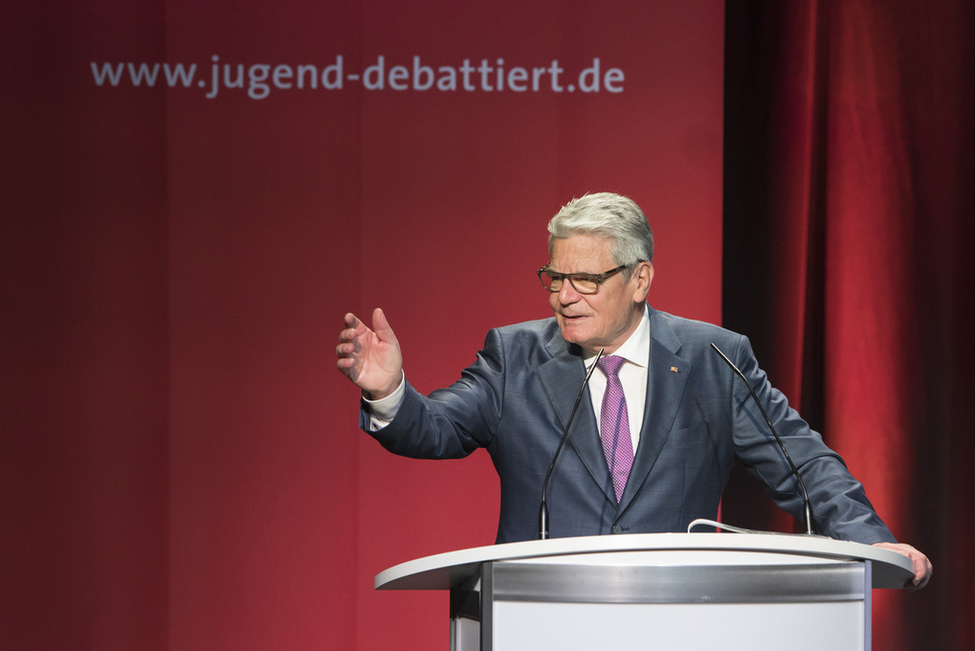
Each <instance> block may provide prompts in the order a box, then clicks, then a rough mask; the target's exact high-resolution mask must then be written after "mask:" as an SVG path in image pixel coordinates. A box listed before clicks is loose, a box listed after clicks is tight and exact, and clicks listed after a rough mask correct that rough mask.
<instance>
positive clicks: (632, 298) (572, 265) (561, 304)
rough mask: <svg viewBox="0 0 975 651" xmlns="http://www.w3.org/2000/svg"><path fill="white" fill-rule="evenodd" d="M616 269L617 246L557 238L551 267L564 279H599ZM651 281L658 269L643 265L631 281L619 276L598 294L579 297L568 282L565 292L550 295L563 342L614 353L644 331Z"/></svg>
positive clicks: (581, 237)
mask: <svg viewBox="0 0 975 651" xmlns="http://www.w3.org/2000/svg"><path fill="white" fill-rule="evenodd" d="M616 266H617V265H616V262H615V261H614V260H613V255H612V241H611V240H610V239H608V238H605V237H598V236H594V235H573V236H571V237H568V238H557V239H556V240H555V242H554V244H553V247H552V261H551V263H549V268H550V269H551V270H552V271H555V272H557V273H562V274H569V273H589V274H600V273H604V272H606V271H609V270H610V269H613V268H614V267H616ZM652 280H653V265H651V264H650V263H649V262H642V263H640V264H639V265H637V267H636V269H635V270H634V272H633V275H632V276H631V277H630V278H629V279H627V278H626V274H625V273H618V274H615V275H613V276H611V277H610V278H608V279H607V280H606V281H605V282H603V283H602V284H601V285H600V286H599V290H598V291H597V292H596V293H595V294H580V293H579V292H577V291H576V289H575V288H574V287H573V286H572V283H570V282H568V281H566V282H564V283H563V284H562V289H561V290H559V291H558V292H552V293H551V294H549V305H551V306H552V311H553V312H555V319H556V321H558V324H559V328H560V329H561V330H562V337H563V339H565V340H566V341H568V342H571V343H575V344H578V345H580V346H582V347H583V348H585V349H586V350H589V351H592V352H595V351H597V350H599V349H600V348H605V349H606V351H605V352H606V354H609V353H612V352H614V351H615V350H616V349H617V348H619V347H620V346H622V345H623V343H624V342H626V340H627V339H628V338H629V336H630V335H631V334H633V332H634V330H636V327H637V325H639V323H640V319H641V317H642V316H643V305H644V303H645V302H646V300H647V292H648V291H649V289H650V282H651V281H652Z"/></svg>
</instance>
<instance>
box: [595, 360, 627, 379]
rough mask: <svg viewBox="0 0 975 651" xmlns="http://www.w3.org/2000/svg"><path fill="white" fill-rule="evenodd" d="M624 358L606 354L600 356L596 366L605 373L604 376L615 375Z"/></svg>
mask: <svg viewBox="0 0 975 651" xmlns="http://www.w3.org/2000/svg"><path fill="white" fill-rule="evenodd" d="M625 361H626V360H625V359H623V358H622V357H620V356H618V355H607V356H605V357H600V358H599V362H598V363H597V364H596V366H598V367H599V370H600V371H602V372H603V373H605V374H606V377H616V376H617V375H618V374H619V372H620V367H621V366H623V362H625Z"/></svg>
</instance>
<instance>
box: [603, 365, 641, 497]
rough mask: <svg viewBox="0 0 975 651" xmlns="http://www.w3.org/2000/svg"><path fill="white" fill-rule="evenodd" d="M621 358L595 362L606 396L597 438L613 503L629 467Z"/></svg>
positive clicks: (630, 446) (630, 443) (629, 441)
mask: <svg viewBox="0 0 975 651" xmlns="http://www.w3.org/2000/svg"><path fill="white" fill-rule="evenodd" d="M625 361H626V360H624V359H623V358H622V357H618V356H616V355H609V356H607V357H603V358H601V359H600V360H599V370H600V371H602V372H603V373H604V374H605V375H606V393H604V394H603V406H602V410H601V412H600V420H599V423H600V425H599V437H600V438H601V439H602V441H603V453H604V454H605V455H606V463H607V464H609V473H610V474H611V475H612V476H613V488H615V489H616V501H617V502H619V501H620V497H622V496H623V489H624V488H626V478H627V477H629V475H630V468H631V467H632V466H633V441H632V439H631V438H630V417H629V414H628V413H627V411H626V396H624V395H623V385H622V384H621V383H620V377H619V372H620V367H621V366H623V362H625Z"/></svg>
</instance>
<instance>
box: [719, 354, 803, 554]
mask: <svg viewBox="0 0 975 651" xmlns="http://www.w3.org/2000/svg"><path fill="white" fill-rule="evenodd" d="M711 348H714V350H715V352H717V353H718V354H719V355H721V359H723V360H724V361H725V363H726V364H727V365H728V366H730V367H731V370H733V371H734V372H735V373H736V374H737V375H738V377H740V378H741V381H742V382H744V383H745V387H746V388H747V389H748V393H749V394H750V395H751V397H752V400H754V401H755V404H756V405H758V410H759V411H760V412H762V418H764V419H765V423H766V424H767V425H768V428H769V430H770V431H771V432H772V436H774V437H775V441H776V443H778V444H779V448H780V449H781V450H782V454H784V455H785V460H786V461H788V462H789V467H790V468H791V469H792V474H793V475H794V476H795V478H796V480H797V481H798V482H799V489H800V490H801V491H802V501H803V507H804V510H805V516H806V533H807V534H809V535H813V534H814V533H815V531H814V530H813V520H812V506H811V505H810V502H809V493H808V492H806V483H805V482H804V481H802V475H800V474H799V469H798V468H796V464H794V463H793V462H792V457H790V456H789V451H788V450H786V449H785V444H784V443H783V442H782V439H781V438H779V433H778V432H776V431H775V426H774V425H772V420H771V419H770V418H769V417H768V414H767V413H765V407H763V406H762V401H761V400H759V399H758V396H757V395H756V394H755V390H754V389H752V385H751V383H749V382H748V378H746V377H745V374H744V373H742V372H741V370H740V369H739V368H738V367H737V366H735V363H734V362H732V361H731V359H729V358H728V356H727V355H725V354H724V353H723V352H721V349H720V348H718V347H717V346H716V345H715V344H714V342H711Z"/></svg>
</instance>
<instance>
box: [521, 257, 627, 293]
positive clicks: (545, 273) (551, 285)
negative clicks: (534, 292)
mask: <svg viewBox="0 0 975 651" xmlns="http://www.w3.org/2000/svg"><path fill="white" fill-rule="evenodd" d="M637 264H639V263H637ZM634 266H636V265H635V264H623V265H620V266H618V267H616V268H615V269H610V270H609V271H605V272H603V273H601V274H582V273H579V274H560V273H557V272H555V271H552V270H551V269H549V268H548V267H542V268H541V269H539V270H538V279H539V280H540V281H542V287H544V288H545V289H547V290H548V291H550V292H552V293H555V292H560V291H562V285H563V283H564V282H565V281H566V280H568V281H569V284H571V285H572V288H573V289H575V290H576V291H577V292H579V293H580V294H595V293H596V292H598V291H599V286H600V285H602V284H603V283H604V282H606V281H607V280H609V279H610V278H611V277H613V276H615V275H616V274H618V273H619V272H621V271H623V270H624V269H626V268H628V267H634Z"/></svg>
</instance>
